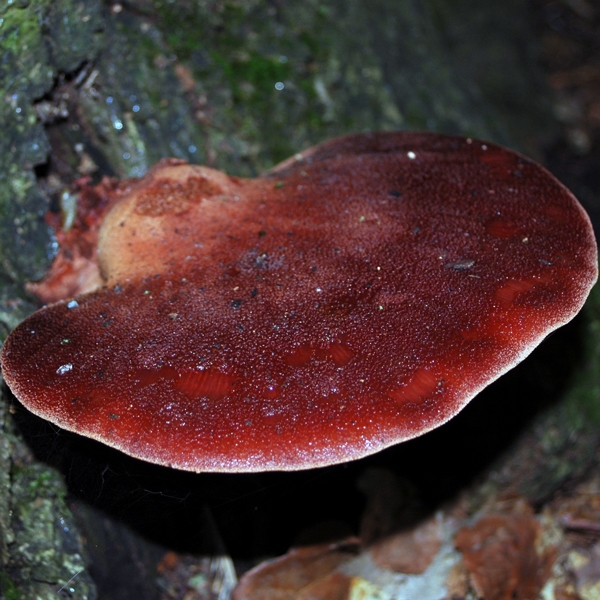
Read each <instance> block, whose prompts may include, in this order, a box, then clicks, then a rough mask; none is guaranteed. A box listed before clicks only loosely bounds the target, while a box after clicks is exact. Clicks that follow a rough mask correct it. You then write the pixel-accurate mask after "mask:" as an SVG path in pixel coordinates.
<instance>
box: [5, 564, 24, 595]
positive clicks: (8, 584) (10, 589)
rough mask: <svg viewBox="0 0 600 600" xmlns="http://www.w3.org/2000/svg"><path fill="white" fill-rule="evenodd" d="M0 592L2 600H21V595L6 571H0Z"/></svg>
mask: <svg viewBox="0 0 600 600" xmlns="http://www.w3.org/2000/svg"><path fill="white" fill-rule="evenodd" d="M0 592H1V593H2V598H3V599H4V600H22V598H23V596H22V594H21V592H20V591H19V589H18V588H17V586H16V585H15V584H14V582H13V581H12V579H11V578H10V577H9V576H8V574H7V573H3V572H2V571H0Z"/></svg>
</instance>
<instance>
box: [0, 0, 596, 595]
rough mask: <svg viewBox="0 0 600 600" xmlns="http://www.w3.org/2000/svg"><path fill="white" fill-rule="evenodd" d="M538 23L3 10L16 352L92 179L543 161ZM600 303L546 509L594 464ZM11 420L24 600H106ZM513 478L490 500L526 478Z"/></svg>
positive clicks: (571, 395) (448, 8) (559, 430)
mask: <svg viewBox="0 0 600 600" xmlns="http://www.w3.org/2000/svg"><path fill="white" fill-rule="evenodd" d="M528 23H529V21H528V15H527V14H526V6H524V4H523V3H521V2H519V0H509V1H508V2H504V3H498V4H497V6H496V5H494V3H481V2H478V1H477V0H459V1H456V0H428V1H427V2H421V1H417V0H404V1H403V2H397V1H395V0H375V1H373V0H344V1H341V0H326V1H318V0H305V1H304V2H291V3H271V2H265V1H264V0H218V1H217V0H211V1H198V2H168V1H166V0H165V1H163V0H154V1H153V0H133V1H132V2H128V3H127V4H124V5H120V4H118V3H113V4H112V5H109V4H103V3H102V2H100V0H60V1H56V0H54V1H51V0H29V1H28V0H20V1H17V2H13V1H12V0H10V1H6V0H5V1H4V2H0V54H1V58H0V89H1V91H2V96H1V97H2V98H3V99H4V101H3V102H1V103H0V125H1V129H0V265H1V267H0V335H1V337H2V338H4V337H5V336H6V335H7V334H8V332H9V331H10V329H12V328H13V327H14V326H15V325H16V324H17V323H18V322H19V321H20V320H21V319H22V318H24V317H25V316H26V315H27V314H28V313H29V312H31V311H32V310H33V309H34V307H35V301H34V299H32V298H31V297H29V296H27V295H26V294H25V293H24V292H23V284H24V282H25V281H28V280H33V279H38V278H39V277H41V275H42V274H43V273H44V271H45V270H46V268H47V267H48V264H49V263H50V261H51V259H52V258H53V256H54V255H55V253H56V251H57V248H56V243H55V239H54V237H53V234H52V232H51V231H50V230H49V228H48V227H47V226H46V225H45V222H44V214H45V212H46V211H47V210H48V208H49V205H50V202H51V201H57V200H58V199H59V198H60V196H61V194H62V193H64V192H65V191H66V190H68V189H69V188H68V186H69V184H70V183H71V182H72V181H73V180H74V179H75V178H77V177H80V176H92V177H94V178H98V177H99V176H101V175H103V174H109V175H116V176H120V177H130V176H141V175H142V174H143V173H144V172H145V171H146V170H147V169H148V167H149V166H150V165H151V164H152V163H154V162H155V161H157V160H159V159H160V158H163V157H165V156H175V157H180V158H184V159H186V160H189V161H191V162H197V163H205V164H209V165H211V166H215V167H217V168H221V169H224V170H226V171H228V172H229V173H230V174H236V175H241V176H252V175H255V174H257V173H259V172H261V171H262V170H264V169H266V168H268V167H270V166H272V165H273V164H274V163H276V162H278V161H280V160H282V159H284V158H286V157H288V156H289V155H292V154H294V153H295V152H297V151H299V150H302V149H304V148H306V147H308V146H310V145H312V144H315V143H317V142H319V141H322V140H323V139H326V138H328V137H332V136H335V135H341V134H345V133H350V132H356V131H365V130H376V129H402V128H408V129H431V130H437V131H442V132H448V133H461V134H465V135H471V136H476V137H483V138H488V139H491V140H493V141H497V142H500V143H503V144H505V145H508V146H511V147H513V148H516V149H520V150H522V151H524V152H526V153H528V154H530V155H534V156H537V157H538V158H539V157H540V156H541V151H540V148H541V143H542V142H543V141H545V140H547V139H548V138H549V137H551V136H552V133H553V129H554V124H553V121H552V119H551V118H550V116H549V112H548V105H547V94H546V89H545V87H544V84H543V79H542V76H541V74H540V72H539V69H538V67H537V65H536V63H535V43H534V41H533V38H532V36H531V33H530V30H529V25H528ZM593 298H594V299H593V301H592V303H591V304H590V308H589V309H588V312H587V317H586V318H587V319H588V321H587V323H588V325H587V329H586V339H587V340H588V341H587V344H588V345H587V350H586V352H587V354H586V356H585V357H584V358H583V363H585V364H584V365H583V366H582V367H581V368H582V369H583V371H582V373H584V375H582V377H581V378H579V379H578V380H576V381H575V382H574V385H573V388H572V389H571V390H569V391H567V392H566V394H565V400H564V402H563V403H559V405H557V406H556V407H555V408H553V409H551V410H550V413H549V414H548V415H547V416H542V417H540V419H542V421H540V423H542V425H536V427H537V429H536V428H534V429H533V430H531V433H530V436H531V437H530V438H528V440H527V443H526V444H525V445H524V446H523V447H524V448H529V450H528V451H529V452H531V451H532V450H531V448H534V450H533V452H535V453H536V456H537V457H538V459H539V458H540V457H544V456H546V457H547V458H548V460H547V461H544V460H537V462H536V463H535V464H536V465H538V466H539V469H536V470H535V471H532V472H530V473H529V474H524V473H522V472H519V474H518V478H519V483H518V489H519V490H520V491H521V492H524V493H525V494H527V495H529V496H531V497H533V498H540V497H543V496H544V494H547V493H549V491H551V490H552V489H554V488H555V487H556V486H557V485H559V484H560V482H562V481H564V480H565V478H568V477H569V476H571V475H572V474H573V473H574V472H579V471H581V469H583V468H584V467H585V466H586V465H587V464H589V461H590V459H591V453H590V452H582V453H579V452H578V453H575V455H574V454H573V453H571V452H570V451H568V447H569V444H571V442H570V441H569V440H572V439H575V440H576V441H575V442H573V443H575V444H576V445H577V444H579V445H581V444H583V446H582V447H587V446H586V443H587V442H589V443H590V444H592V442H594V443H595V441H596V440H595V433H594V430H595V428H596V427H597V424H598V422H599V421H600V415H599V414H598V413H599V411H598V406H599V405H600V398H599V395H600V390H599V381H600V376H599V374H598V372H597V370H596V368H594V367H593V364H598V363H597V357H598V344H599V340H600V332H599V328H600V318H599V316H598V312H599V311H598V309H597V306H596V304H597V303H598V300H597V297H596V296H594V297H593ZM594 361H596V363H594ZM4 391H5V398H8V397H9V394H8V392H7V391H6V389H5V390H4ZM3 406H4V408H3V409H2V410H3V411H4V412H3V413H2V415H3V417H2V423H3V424H4V427H5V429H4V432H3V433H2V434H1V437H0V460H2V465H1V468H0V486H1V487H0V534H1V535H0V561H1V563H2V565H3V569H4V570H3V573H4V574H3V576H2V579H0V587H1V588H2V590H3V593H4V596H5V597H6V598H12V597H22V596H23V595H24V594H28V593H30V589H29V588H27V589H26V588H24V587H20V586H25V585H30V584H29V583H27V584H26V583H25V582H27V581H29V582H30V583H31V582H41V581H43V582H44V583H39V585H40V586H42V587H43V586H46V587H44V589H43V590H42V591H40V590H37V589H36V591H35V594H37V597H40V598H45V597H48V598H50V597H55V596H53V595H52V594H54V593H56V590H57V589H58V588H60V587H61V586H63V585H65V584H66V583H67V581H68V580H69V578H70V577H72V576H74V575H75V574H76V573H77V578H76V580H73V581H77V582H78V586H74V585H73V586H72V587H73V588H74V589H75V588H76V589H75V591H74V592H73V593H72V595H71V596H70V597H78V598H84V597H88V598H92V597H94V591H93V585H92V584H91V583H90V581H89V579H88V576H87V575H86V571H85V569H84V561H83V558H81V557H82V553H81V549H80V548H79V546H78V545H77V544H78V542H77V536H76V534H75V533H72V535H73V536H74V537H69V538H68V539H65V537H64V535H63V534H64V533H65V525H64V523H70V521H69V516H68V511H67V510H66V506H65V503H64V488H63V487H62V484H61V481H60V477H57V474H56V473H55V472H54V471H53V470H51V469H48V468H47V467H45V466H44V465H43V464H42V463H37V462H35V460H34V459H33V458H32V457H31V456H30V455H27V452H26V450H20V449H19V444H20V442H19V441H18V439H17V435H16V434H15V433H14V431H13V429H12V425H11V424H10V420H11V417H10V415H9V414H7V413H6V406H7V405H3ZM582 415H585V418H582ZM544 419H545V420H544ZM549 423H552V424H553V425H552V427H550V426H549V425H548V424H549ZM538 431H541V433H537V432H538ZM554 431H556V435H554V434H553V433H552V432H554ZM589 447H592V446H589ZM540 448H547V449H548V452H547V453H546V454H544V452H540V451H539V449H540ZM24 453H25V454H24ZM24 456H26V458H23V457H24ZM509 462H510V459H509ZM506 464H509V463H503V465H504V466H503V467H502V468H499V469H498V470H497V471H496V472H495V473H496V475H494V476H493V477H496V479H494V478H493V477H492V479H490V481H496V482H499V481H501V485H504V483H505V479H503V480H501V478H499V476H498V473H500V472H502V473H509V472H510V473H513V474H514V475H515V477H516V476H517V473H516V471H514V470H513V471H511V470H510V469H508V470H507V468H506ZM503 469H504V470H503ZM523 478H524V480H523ZM513 483H514V481H513ZM47 503H50V504H47ZM38 505H39V507H40V508H39V510H37V511H35V512H33V513H31V512H29V513H28V512H27V507H30V506H38ZM15 507H23V508H19V509H18V510H16V508H15ZM11 510H12V512H11ZM68 527H69V529H70V532H72V529H71V525H70V524H69V525H68ZM25 532H29V535H30V537H29V538H28V539H27V540H22V539H21V538H18V536H24V535H25ZM25 547H28V548H32V550H31V552H29V551H27V552H25V551H24V550H23V548H25ZM34 548H35V551H34V550H33V549H34ZM38 550H39V551H38ZM41 557H43V558H41ZM49 565H55V566H56V570H53V571H51V572H50V571H47V569H49V568H50V566H49ZM65 569H66V570H65ZM80 569H83V570H80ZM48 582H50V583H48ZM79 584H81V585H79ZM31 585H33V583H31ZM36 585H37V584H36ZM69 585H71V584H69ZM31 593H33V592H31ZM19 594H21V596H19ZM44 594H45V595H44Z"/></svg>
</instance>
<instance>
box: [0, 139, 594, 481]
mask: <svg viewBox="0 0 600 600" xmlns="http://www.w3.org/2000/svg"><path fill="white" fill-rule="evenodd" d="M80 187H81V192H80V193H81V196H82V197H83V198H84V199H87V200H86V201H85V202H83V207H82V210H81V211H80V214H79V216H78V221H77V223H76V227H75V230H74V233H70V234H68V235H67V234H64V235H61V234H60V232H59V238H60V240H61V243H62V252H61V254H60V255H59V260H58V261H57V266H56V268H55V269H54V270H53V271H52V272H51V273H50V274H49V275H48V277H47V278H46V279H45V280H44V281H42V282H41V283H38V284H36V285H35V287H34V288H33V289H35V291H36V292H37V293H39V294H40V296H41V297H42V298H44V299H45V300H46V301H53V300H57V299H58V298H60V297H61V294H62V295H63V296H64V297H65V299H63V300H60V301H58V302H55V303H53V304H50V305H48V306H46V307H44V308H43V309H41V310H40V311H38V312H37V313H35V314H34V315H32V316H31V317H29V318H28V319H26V320H25V321H24V322H23V323H22V324H21V325H20V326H19V327H17V328H16V329H15V331H14V332H13V333H12V334H11V335H10V336H9V338H8V339H7V341H6V343H5V346H4V349H3V353H2V368H3V374H4V377H5V379H6V381H7V382H8V384H9V385H10V387H11V389H12V390H13V392H14V393H15V395H16V396H17V397H18V398H19V399H20V400H21V402H22V403H23V404H24V405H25V406H27V407H28V408H29V409H30V410H32V411H33V412H35V413H36V414H38V415H40V416H42V417H44V418H47V419H49V420H51V421H53V422H54V423H56V424H58V425H60V426H61V427H64V428H66V429H69V430H73V431H77V432H79V433H81V434H83V435H87V436H89V437H92V438H95V439H98V440H101V441H103V442H105V443H107V444H109V445H111V446H114V447H116V448H119V449H121V450H123V451H124V452H127V453H129V454H131V455H133V456H137V457H139V458H142V459H145V460H149V461H153V462H156V463H159V464H164V465H171V466H173V467H177V468H180V469H188V470H192V471H261V470H293V469H303V468H310V467H316V466H321V465H327V464H332V463H336V462H341V461H347V460H352V459H355V458H359V457H361V456H365V455H367V454H370V453H373V452H376V451H378V450H380V449H382V448H385V447H387V446H390V445H392V444H395V443H398V442H401V441H403V440H407V439H410V438H413V437H415V436H418V435H421V434H422V433H425V432H426V431H429V430H431V429H432V428H434V427H437V426H439V425H441V424H442V423H444V422H446V421H447V420H448V419H450V418H451V417H452V416H453V415H455V414H456V413H457V412H458V411H459V410H460V409H461V408H462V407H463V406H464V405H465V404H466V403H467V402H468V401H469V400H470V399H471V398H473V396H474V395H475V394H477V393H478V392H479V391H480V390H481V389H482V388H483V387H485V386H486V385H487V384H489V383H490V382H491V381H493V380H495V379H496V378H497V377H499V376H500V375H502V374H503V373H504V372H506V371H507V370H508V369H510V368H511V367H512V366H514V365H515V364H517V363H518V362H519V361H521V360H522V359H523V358H525V356H527V355H528V354H529V353H530V352H531V351H532V350H533V348H534V347H535V346H536V345H537V344H538V343H539V342H540V341H541V340H542V339H543V338H544V337H545V336H546V335H547V334H548V333H549V332H550V331H552V330H553V329H555V328H557V327H559V326H560V325H562V324H564V323H566V322H567V321H569V320H570V319H571V318H572V317H573V316H574V315H575V314H576V313H577V312H578V311H579V309H580V308H581V306H582V304H583V302H584V300H585V298H586V296H587V294H588V292H589V289H590V287H591V286H592V285H593V283H594V282H595V280H596V276H597V252H596V243H595V240H594V236H593V233H592V229H591V226H590V222H589V219H588V218H587V215H586V214H585V212H584V211H583V209H582V208H581V206H580V205H579V204H578V202H577V201H576V200H575V198H574V197H573V196H572V194H571V193H570V192H568V191H567V190H566V189H565V188H564V187H563V186H562V185H561V184H560V183H559V182H558V181H556V179H554V178H553V177H552V176H551V175H550V174H549V173H548V172H547V171H545V170H544V169H543V168H542V167H540V166H538V165H536V164H535V163H533V162H531V161H529V160H527V159H525V158H524V157H522V156H519V155H518V154H515V153H514V152H511V151H509V150H506V149H504V148H500V147H498V146H495V145H493V144H489V143H485V144H483V143H480V142H476V141H474V140H465V139H462V138H459V137H448V136H442V135H437V134H432V133H414V132H403V133H376V134H361V135H355V136H349V137H345V138H339V139H335V140H331V141H329V142H326V143H324V144H322V145H320V146H317V147H315V148H312V149H310V150H307V151H306V152H304V153H302V154H301V155H297V156H296V157H294V158H292V159H290V160H288V161H286V162H284V163H282V164H281V165H279V166H278V167H275V168H274V169H273V170H272V171H270V172H269V173H266V174H265V175H263V176H262V177H259V178H256V179H245V180H244V179H238V178H233V177H228V176H227V175H225V174H224V173H221V172H219V171H215V170H214V169H209V168H206V167H200V166H193V165H188V164H186V163H183V162H182V161H177V160H165V161H163V162H161V163H159V164H158V165H156V166H155V167H154V168H153V169H151V171H150V172H149V173H148V174H147V175H146V176H145V177H144V178H142V179H139V180H130V181H124V182H115V181H114V180H108V179H107V180H104V181H103V182H102V183H101V184H99V185H98V186H95V187H94V186H91V184H89V183H87V184H85V183H84V184H82V185H81V186H80ZM94 198H95V199H96V200H97V202H96V203H93V202H90V199H94ZM77 233H79V234H80V235H79V237H78V236H77V235H76V234H77ZM70 256H74V257H75V258H80V259H81V260H82V261H83V263H85V264H84V267H85V269H86V272H85V276H84V275H81V277H79V276H78V272H77V269H78V266H77V265H78V264H79V263H77V264H74V263H73V264H71V263H69V257H70ZM80 262H81V261H80ZM65 278H66V279H65ZM78 286H79V287H78ZM94 288H95V289H94ZM90 290H92V291H90ZM79 292H85V293H80V294H79V295H76V294H78V293H79ZM67 295H76V296H75V298H74V299H73V298H67V297H66V296H67ZM65 340H68V343H65Z"/></svg>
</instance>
